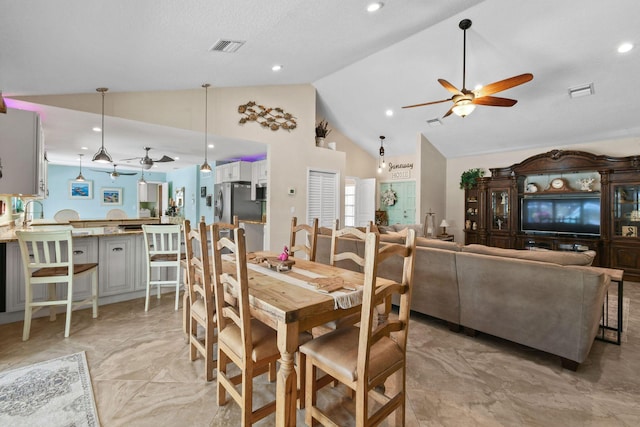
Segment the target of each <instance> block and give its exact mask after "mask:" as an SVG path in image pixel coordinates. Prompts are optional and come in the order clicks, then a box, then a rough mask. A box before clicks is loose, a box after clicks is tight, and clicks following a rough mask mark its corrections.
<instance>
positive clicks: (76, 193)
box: [69, 180, 93, 200]
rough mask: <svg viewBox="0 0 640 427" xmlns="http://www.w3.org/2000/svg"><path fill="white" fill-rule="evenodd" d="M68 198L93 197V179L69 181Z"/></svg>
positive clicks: (84, 198)
mask: <svg viewBox="0 0 640 427" xmlns="http://www.w3.org/2000/svg"><path fill="white" fill-rule="evenodd" d="M69 198H70V199H81V200H89V199H93V181H74V180H71V181H69Z"/></svg>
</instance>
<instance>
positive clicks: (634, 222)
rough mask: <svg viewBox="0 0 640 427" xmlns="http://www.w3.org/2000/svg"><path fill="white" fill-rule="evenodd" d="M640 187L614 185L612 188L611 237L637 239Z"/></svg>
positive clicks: (639, 218)
mask: <svg viewBox="0 0 640 427" xmlns="http://www.w3.org/2000/svg"><path fill="white" fill-rule="evenodd" d="M639 196H640V185H637V184H629V185H616V186H614V188H613V197H614V200H613V207H614V209H613V235H614V236H619V237H638V227H640V197H639Z"/></svg>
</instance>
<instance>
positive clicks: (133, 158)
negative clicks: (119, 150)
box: [120, 157, 142, 162]
mask: <svg viewBox="0 0 640 427" xmlns="http://www.w3.org/2000/svg"><path fill="white" fill-rule="evenodd" d="M141 158H142V157H131V158H130V159H121V160H120V161H121V162H124V161H125V160H138V159H141Z"/></svg>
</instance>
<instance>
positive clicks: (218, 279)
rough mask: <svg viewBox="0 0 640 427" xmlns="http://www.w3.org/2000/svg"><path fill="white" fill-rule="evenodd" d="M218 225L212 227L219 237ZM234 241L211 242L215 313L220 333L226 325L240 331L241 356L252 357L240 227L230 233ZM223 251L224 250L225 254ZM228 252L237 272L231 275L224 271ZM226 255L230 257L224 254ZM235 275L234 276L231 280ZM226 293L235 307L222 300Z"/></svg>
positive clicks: (247, 287) (223, 238) (225, 239)
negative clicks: (233, 259) (231, 324)
mask: <svg viewBox="0 0 640 427" xmlns="http://www.w3.org/2000/svg"><path fill="white" fill-rule="evenodd" d="M218 228H219V227H218V223H214V224H213V226H212V232H213V233H214V234H213V235H215V236H219V235H220V231H219V229H218ZM232 234H233V240H231V238H230V237H220V238H219V239H218V240H214V241H213V243H212V246H213V272H214V281H213V285H214V290H215V300H216V305H217V306H216V311H217V316H218V317H217V320H218V331H219V333H220V332H222V331H224V329H225V327H226V326H227V325H228V324H229V323H233V324H235V325H236V326H237V327H238V328H239V329H240V334H241V342H242V343H243V353H244V357H247V355H251V352H252V350H253V349H252V340H251V313H250V312H249V279H248V274H247V252H246V243H245V237H244V230H243V229H242V228H235V229H233V231H232ZM225 249H226V251H224V250H225ZM227 251H228V252H231V256H233V257H235V267H236V271H235V274H234V275H231V274H228V273H225V272H224V271H223V264H222V255H223V252H227ZM227 255H229V254H227ZM234 276H235V277H234ZM225 292H227V293H230V294H231V296H232V298H233V299H235V300H237V303H236V304H230V303H228V301H229V300H230V299H229V298H225Z"/></svg>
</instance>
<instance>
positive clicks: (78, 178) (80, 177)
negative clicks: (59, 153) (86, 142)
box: [76, 154, 85, 181]
mask: <svg viewBox="0 0 640 427" xmlns="http://www.w3.org/2000/svg"><path fill="white" fill-rule="evenodd" d="M78 156H80V173H79V174H78V176H77V177H76V181H84V180H85V179H84V176H82V156H84V154H78Z"/></svg>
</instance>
